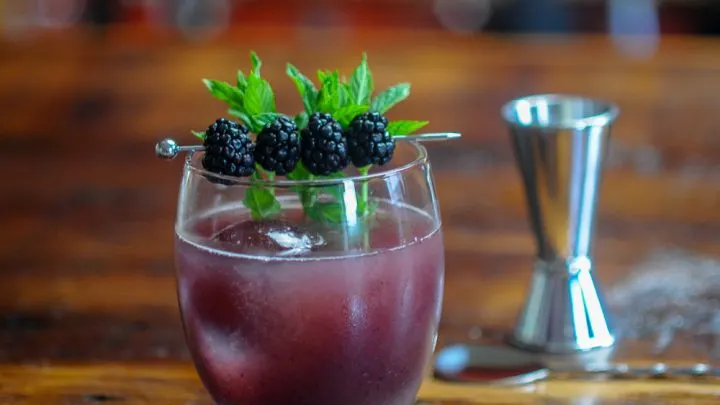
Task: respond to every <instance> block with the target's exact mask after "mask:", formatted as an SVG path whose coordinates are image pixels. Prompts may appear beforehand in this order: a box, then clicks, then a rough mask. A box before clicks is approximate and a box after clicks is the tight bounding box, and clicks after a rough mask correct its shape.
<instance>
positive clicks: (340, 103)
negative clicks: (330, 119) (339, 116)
mask: <svg viewBox="0 0 720 405" xmlns="http://www.w3.org/2000/svg"><path fill="white" fill-rule="evenodd" d="M350 102H351V101H350V90H349V87H348V85H347V84H345V83H338V88H337V103H336V104H334V105H333V109H334V110H335V111H337V110H339V109H341V108H343V107H345V106H346V105H348V104H349V103H350ZM335 111H333V113H335Z"/></svg>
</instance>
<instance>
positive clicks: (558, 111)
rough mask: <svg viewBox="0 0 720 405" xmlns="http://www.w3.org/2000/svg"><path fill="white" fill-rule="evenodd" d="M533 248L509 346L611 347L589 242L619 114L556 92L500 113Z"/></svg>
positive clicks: (565, 350) (562, 350) (550, 349)
mask: <svg viewBox="0 0 720 405" xmlns="http://www.w3.org/2000/svg"><path fill="white" fill-rule="evenodd" d="M502 115H503V118H504V119H505V121H506V122H507V124H508V125H509V126H510V134H511V139H512V145H513V149H514V152H515V156H516V159H517V164H518V167H519V169H520V173H521V175H522V180H523V184H524V186H525V194H526V199H527V203H528V209H529V219H530V223H531V226H532V230H533V234H534V236H535V239H536V242H537V249H538V254H537V261H536V263H535V267H534V271H533V275H532V281H531V286H530V291H529V294H528V296H527V300H526V302H525V306H524V308H523V310H522V313H521V315H520V318H519V319H518V321H517V324H516V326H515V330H514V333H513V336H512V343H513V344H515V345H517V346H519V347H521V348H523V349H529V350H533V351H539V352H544V353H548V354H578V353H582V352H587V351H590V350H592V349H600V348H610V347H612V346H613V344H614V343H615V336H614V334H613V330H612V328H611V325H610V321H609V320H608V313H607V311H606V309H605V306H604V304H603V299H602V296H601V293H600V292H599V290H598V287H597V285H596V283H595V281H594V280H593V275H592V273H593V270H594V269H593V260H592V249H591V248H592V240H593V228H594V225H595V211H596V209H595V208H596V205H597V201H598V193H599V186H600V180H601V177H602V168H603V160H604V155H605V150H606V148H607V145H608V140H609V138H610V129H611V125H612V123H613V121H614V120H615V118H616V117H617V115H618V108H617V107H616V106H615V105H613V104H611V103H608V102H603V101H599V100H592V99H587V98H582V97H575V96H566V95H559V94H544V95H534V96H529V97H524V98H520V99H517V100H513V101H511V102H509V103H508V104H506V105H505V106H504V107H503V109H502Z"/></svg>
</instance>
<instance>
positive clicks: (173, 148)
mask: <svg viewBox="0 0 720 405" xmlns="http://www.w3.org/2000/svg"><path fill="white" fill-rule="evenodd" d="M461 136H462V135H461V134H460V133H458V132H433V133H425V134H417V135H393V139H395V140H398V141H412V142H435V141H445V140H449V139H458V138H460V137H461ZM203 149H204V147H203V146H202V145H186V146H181V145H178V143H177V142H175V140H174V139H172V138H165V139H163V140H162V141H160V142H158V143H157V144H155V155H157V157H159V158H161V159H166V160H170V159H174V158H175V157H176V156H177V155H178V154H180V153H182V152H195V151H201V150H203Z"/></svg>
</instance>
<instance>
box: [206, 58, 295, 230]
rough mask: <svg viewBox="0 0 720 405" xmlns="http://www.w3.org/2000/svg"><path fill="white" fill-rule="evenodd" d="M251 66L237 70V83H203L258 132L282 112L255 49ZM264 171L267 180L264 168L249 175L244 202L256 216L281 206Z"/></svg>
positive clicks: (260, 217) (267, 214) (268, 215)
mask: <svg viewBox="0 0 720 405" xmlns="http://www.w3.org/2000/svg"><path fill="white" fill-rule="evenodd" d="M250 62H251V64H252V69H251V71H250V74H249V75H247V76H245V74H244V73H243V72H242V71H241V70H238V71H237V75H236V77H235V85H234V86H233V85H232V84H230V83H227V82H223V81H220V80H213V79H203V83H205V86H206V87H207V88H208V90H209V91H210V94H211V95H212V96H213V97H215V98H216V99H218V100H220V101H222V102H224V103H226V104H227V106H228V114H230V115H232V116H233V117H236V118H237V119H239V120H240V121H241V122H242V123H243V124H245V126H247V127H248V128H249V129H250V131H251V132H253V133H256V134H257V133H259V132H260V131H261V130H262V129H263V127H264V126H265V125H267V124H268V123H269V122H272V121H275V120H276V119H277V118H278V116H279V115H280V114H278V113H277V110H276V108H275V94H274V92H273V89H272V87H271V86H270V83H268V81H267V80H265V79H264V78H263V77H262V76H260V68H261V67H262V61H261V60H260V57H258V55H257V54H256V53H255V52H251V53H250ZM193 134H194V135H195V136H197V137H200V138H201V139H204V137H205V134H204V133H201V132H195V131H193ZM263 174H265V176H266V177H267V179H268V180H270V179H271V178H272V176H271V175H270V174H267V173H264V172H262V170H261V169H260V168H259V167H257V168H256V172H255V173H254V174H253V175H252V176H251V177H250V181H251V185H250V186H249V187H248V188H247V190H245V197H244V199H243V204H245V207H246V208H247V209H248V210H250V216H251V217H252V219H253V220H258V221H259V220H263V219H267V218H271V217H273V216H275V215H277V214H278V213H280V210H281V206H280V202H278V200H277V198H276V197H275V193H274V190H273V189H272V188H269V187H266V186H262V185H260V184H258V182H259V181H261V180H263Z"/></svg>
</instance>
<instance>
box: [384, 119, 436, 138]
mask: <svg viewBox="0 0 720 405" xmlns="http://www.w3.org/2000/svg"><path fill="white" fill-rule="evenodd" d="M428 123H429V122H428V121H407V120H399V121H391V122H390V123H389V124H388V127H387V131H388V133H389V134H390V135H410V134H412V133H413V132H415V131H417V130H419V129H420V128H422V127H424V126H425V125H427V124H428Z"/></svg>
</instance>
